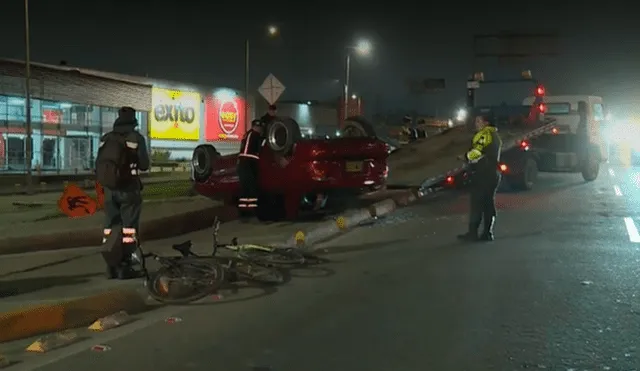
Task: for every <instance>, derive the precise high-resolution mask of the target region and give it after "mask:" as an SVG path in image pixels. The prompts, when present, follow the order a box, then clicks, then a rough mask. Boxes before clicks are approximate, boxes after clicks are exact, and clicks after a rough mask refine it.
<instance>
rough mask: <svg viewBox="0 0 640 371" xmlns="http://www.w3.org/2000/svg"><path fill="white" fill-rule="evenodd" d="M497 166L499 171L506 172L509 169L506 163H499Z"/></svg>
mask: <svg viewBox="0 0 640 371" xmlns="http://www.w3.org/2000/svg"><path fill="white" fill-rule="evenodd" d="M498 168H499V169H500V172H501V173H506V172H507V171H508V170H509V167H508V166H507V165H506V164H500V165H499V166H498Z"/></svg>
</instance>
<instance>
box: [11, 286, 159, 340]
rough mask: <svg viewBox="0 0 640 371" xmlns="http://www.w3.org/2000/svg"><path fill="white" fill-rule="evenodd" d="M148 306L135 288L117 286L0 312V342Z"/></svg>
mask: <svg viewBox="0 0 640 371" xmlns="http://www.w3.org/2000/svg"><path fill="white" fill-rule="evenodd" d="M150 308H151V306H150V305H149V304H148V303H146V301H145V299H144V296H143V295H142V294H141V293H140V292H138V291H137V290H135V289H116V290H112V291H107V292H104V293H101V294H97V295H94V296H89V297H85V298H81V299H76V300H69V301H63V302H58V303H52V304H45V305H38V306H34V307H29V308H24V309H20V310H17V311H14V312H8V313H2V314H0V343H3V342H7V341H12V340H18V339H25V338H29V337H32V336H36V335H41V334H46V333H52V332H57V331H62V330H66V329H70V328H76V327H80V326H86V325H89V324H91V323H93V322H94V321H96V320H97V319H99V318H101V317H105V316H108V315H111V314H114V313H118V312H120V311H126V312H127V313H130V314H135V313H141V312H143V311H146V310H148V309H150Z"/></svg>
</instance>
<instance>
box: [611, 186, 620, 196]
mask: <svg viewBox="0 0 640 371" xmlns="http://www.w3.org/2000/svg"><path fill="white" fill-rule="evenodd" d="M613 191H614V192H615V193H616V196H622V191H621V190H620V187H618V186H617V185H614V186H613Z"/></svg>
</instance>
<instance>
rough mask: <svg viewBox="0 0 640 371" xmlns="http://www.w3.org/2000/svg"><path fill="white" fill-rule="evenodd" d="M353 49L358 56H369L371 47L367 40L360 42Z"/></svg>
mask: <svg viewBox="0 0 640 371" xmlns="http://www.w3.org/2000/svg"><path fill="white" fill-rule="evenodd" d="M354 49H355V51H356V52H357V53H358V54H360V55H369V54H371V50H372V49H373V46H372V45H371V42H370V41H369V40H360V41H358V44H356V46H355V48H354Z"/></svg>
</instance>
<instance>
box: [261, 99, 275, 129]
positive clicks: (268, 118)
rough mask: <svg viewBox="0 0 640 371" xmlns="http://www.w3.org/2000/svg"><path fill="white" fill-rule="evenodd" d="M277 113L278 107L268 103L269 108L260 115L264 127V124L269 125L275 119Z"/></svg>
mask: <svg viewBox="0 0 640 371" xmlns="http://www.w3.org/2000/svg"><path fill="white" fill-rule="evenodd" d="M277 114H278V108H277V107H276V106H275V105H274V104H271V105H269V109H268V110H267V113H265V114H264V115H262V117H260V121H262V123H263V124H264V125H265V127H266V125H269V124H270V123H272V122H273V121H274V120H275V119H276V115H277Z"/></svg>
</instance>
